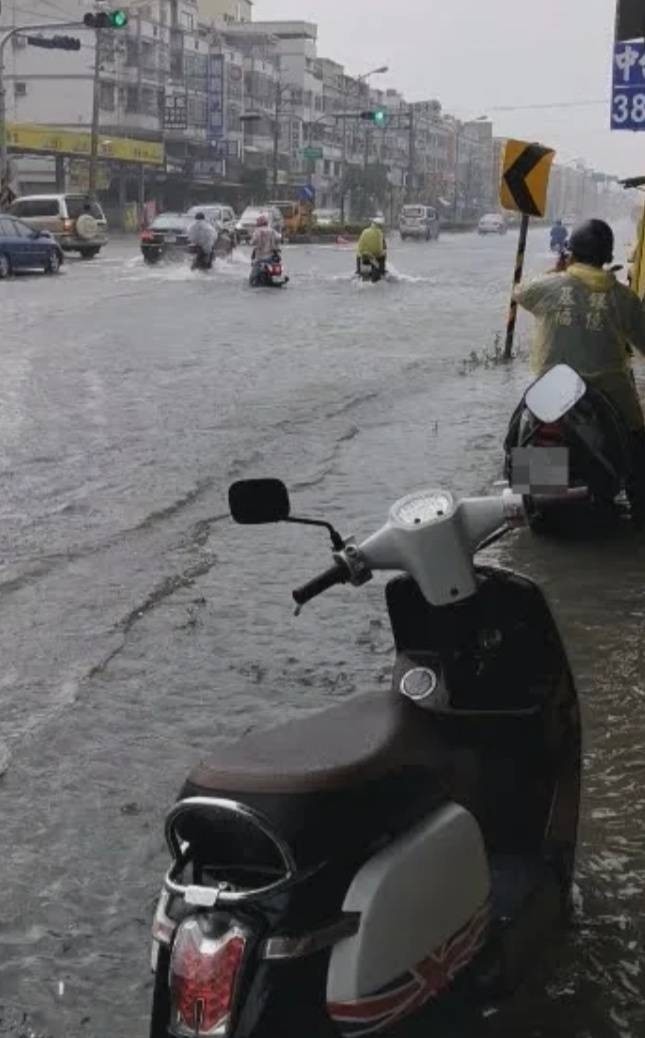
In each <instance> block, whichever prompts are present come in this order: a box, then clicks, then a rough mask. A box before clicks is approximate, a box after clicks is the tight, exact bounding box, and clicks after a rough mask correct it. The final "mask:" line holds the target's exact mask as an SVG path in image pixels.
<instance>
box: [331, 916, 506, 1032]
mask: <svg viewBox="0 0 645 1038" xmlns="http://www.w3.org/2000/svg"><path fill="white" fill-rule="evenodd" d="M489 921H490V905H489V903H488V902H486V904H484V905H482V907H481V908H480V909H479V910H478V911H477V912H476V913H475V915H474V916H472V918H471V919H469V920H468V922H467V923H466V925H465V926H463V927H462V928H461V930H459V931H458V932H457V933H456V934H455V935H454V936H453V937H451V938H450V939H449V940H447V941H446V942H445V943H444V944H442V945H440V947H439V948H437V950H436V951H435V952H433V954H432V955H431V956H430V957H429V958H428V959H424V960H423V962H420V963H419V964H418V965H417V966H415V967H414V968H413V969H411V970H409V971H408V972H407V973H404V974H402V976H400V977H398V978H397V979H396V980H393V981H392V982H391V983H390V984H387V985H386V986H385V987H382V988H381V989H380V990H379V991H376V992H375V993H374V994H373V995H368V996H367V997H366V998H361V999H359V1000H358V1001H356V1002H330V1003H328V1005H327V1011H328V1013H329V1015H330V1017H331V1018H332V1020H333V1021H334V1023H335V1024H336V1026H337V1027H338V1030H339V1031H340V1033H341V1034H342V1035H345V1036H346V1038H360V1036H362V1035H364V1034H375V1033H376V1032H377V1031H381V1030H383V1028H385V1027H391V1026H392V1025H393V1024H395V1023H398V1021H399V1020H401V1019H402V1017H404V1016H408V1014H409V1013H414V1012H416V1011H417V1010H418V1009H421V1008H422V1006H424V1005H425V1004H426V1003H427V1002H429V1001H430V1000H431V999H433V998H436V997H437V996H438V995H440V994H441V993H442V992H443V991H445V990H446V988H448V987H449V986H450V984H451V983H452V981H453V980H454V978H455V977H456V976H457V974H458V973H459V972H460V971H461V970H462V969H464V967H465V966H467V965H468V963H469V962H471V961H472V959H473V958H474V957H475V955H476V954H477V952H478V951H479V950H480V948H481V947H482V945H483V944H484V941H485V939H486V934H487V931H488V925H489Z"/></svg>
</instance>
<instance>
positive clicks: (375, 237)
mask: <svg viewBox="0 0 645 1038" xmlns="http://www.w3.org/2000/svg"><path fill="white" fill-rule="evenodd" d="M361 256H371V257H373V258H374V259H375V260H376V261H377V263H378V265H379V269H380V272H381V274H385V259H386V256H387V249H386V245H385V235H384V234H383V221H382V220H380V219H379V218H378V217H374V219H373V220H372V221H371V223H370V225H369V227H366V228H365V230H364V231H363V233H362V234H361V236H360V238H359V239H358V244H357V246H356V272H357V273H360V265H361Z"/></svg>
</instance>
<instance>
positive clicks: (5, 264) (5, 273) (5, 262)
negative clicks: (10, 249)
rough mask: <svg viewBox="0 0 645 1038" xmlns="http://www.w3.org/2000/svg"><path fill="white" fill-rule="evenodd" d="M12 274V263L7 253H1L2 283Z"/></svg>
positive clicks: (0, 278) (0, 275)
mask: <svg viewBox="0 0 645 1038" xmlns="http://www.w3.org/2000/svg"><path fill="white" fill-rule="evenodd" d="M10 274H11V262H10V260H9V257H8V256H7V254H6V252H0V281H2V280H4V278H8V277H9V275H10Z"/></svg>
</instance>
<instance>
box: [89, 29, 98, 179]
mask: <svg viewBox="0 0 645 1038" xmlns="http://www.w3.org/2000/svg"><path fill="white" fill-rule="evenodd" d="M100 78H101V30H100V29H95V44H94V75H93V79H92V129H91V137H90V169H89V176H88V194H89V196H90V198H91V199H92V200H95V199H96V173H97V166H98V154H99V115H100V105H99V102H100V90H99V84H100Z"/></svg>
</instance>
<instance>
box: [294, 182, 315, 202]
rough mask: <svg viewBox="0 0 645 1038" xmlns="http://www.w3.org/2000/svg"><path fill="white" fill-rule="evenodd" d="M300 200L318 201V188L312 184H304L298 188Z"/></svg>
mask: <svg viewBox="0 0 645 1038" xmlns="http://www.w3.org/2000/svg"><path fill="white" fill-rule="evenodd" d="M298 201H299V202H315V201H316V189H315V188H314V187H312V186H311V184H303V185H302V187H299V188H298Z"/></svg>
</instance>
